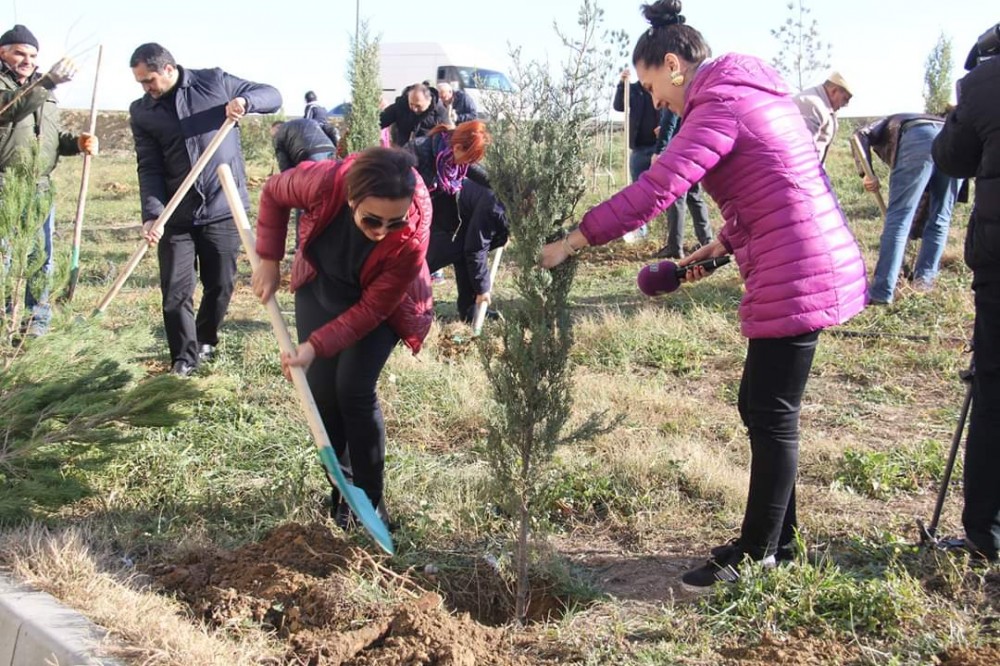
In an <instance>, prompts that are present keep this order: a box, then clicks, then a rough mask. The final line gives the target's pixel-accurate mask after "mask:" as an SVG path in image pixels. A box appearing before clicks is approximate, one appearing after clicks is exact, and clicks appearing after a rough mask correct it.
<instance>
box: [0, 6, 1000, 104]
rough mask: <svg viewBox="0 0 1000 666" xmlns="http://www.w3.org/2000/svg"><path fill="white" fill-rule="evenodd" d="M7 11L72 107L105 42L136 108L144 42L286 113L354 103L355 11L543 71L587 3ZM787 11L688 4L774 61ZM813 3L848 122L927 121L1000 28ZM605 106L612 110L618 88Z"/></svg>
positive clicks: (117, 86) (608, 16)
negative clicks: (136, 52)
mask: <svg viewBox="0 0 1000 666" xmlns="http://www.w3.org/2000/svg"><path fill="white" fill-rule="evenodd" d="M5 4H6V7H5V8H4V10H3V12H2V18H3V23H4V29H6V28H8V27H10V26H11V25H13V24H14V23H15V22H18V23H23V24H25V25H27V26H28V27H29V28H30V29H31V30H32V31H33V32H34V33H35V35H36V36H37V37H38V39H39V42H40V46H41V49H40V58H39V60H40V63H41V65H42V66H43V67H48V65H50V64H51V63H52V62H54V61H55V60H56V59H58V58H59V57H60V56H62V55H66V54H68V55H71V56H78V59H79V60H80V64H81V73H80V75H79V76H78V77H77V79H76V80H74V81H72V82H71V83H69V84H66V85H64V86H60V88H59V89H58V95H59V97H60V101H61V103H62V105H63V106H64V107H66V108H85V107H89V105H90V96H91V86H92V84H93V77H94V66H95V63H96V53H97V52H96V48H90V49H89V50H88V47H96V45H97V44H98V43H103V45H104V64H103V65H102V71H101V85H100V88H99V91H98V106H99V107H100V108H102V109H124V108H127V107H128V104H129V102H130V101H131V100H132V99H135V98H136V97H138V96H139V95H140V94H141V90H140V88H139V86H138V84H136V83H135V81H134V80H133V78H132V74H131V71H130V70H129V68H128V58H129V55H130V54H131V52H132V50H133V49H134V48H135V47H136V46H137V45H139V44H141V43H142V42H147V41H157V42H160V43H161V44H163V45H164V46H166V47H167V48H168V49H170V50H171V51H172V52H173V54H174V56H175V57H176V58H177V60H178V62H180V63H181V64H182V65H186V66H189V67H213V66H219V67H223V68H224V69H226V70H227V71H229V72H231V73H233V74H236V75H238V76H241V77H243V78H247V79H251V80H256V81H263V82H266V83H270V84H272V85H275V86H277V87H278V88H279V89H280V90H281V92H282V95H283V97H284V99H285V109H286V112H287V113H288V114H289V115H297V114H300V113H301V109H302V95H303V93H304V92H305V91H306V90H308V89H314V90H315V91H316V92H317V94H318V95H319V98H320V101H321V102H323V103H324V104H326V105H327V106H334V105H335V104H337V103H339V102H341V101H344V100H345V99H346V98H347V97H348V94H349V89H348V85H347V81H346V62H347V56H348V51H349V40H350V35H351V33H353V31H354V25H355V8H356V6H357V4H360V15H361V18H362V19H367V20H368V21H369V24H370V26H371V29H372V31H373V32H374V33H376V34H381V37H382V39H383V41H387V42H388V41H393V42H395V41H444V42H458V43H468V44H473V45H475V46H476V47H477V48H478V49H480V50H481V51H485V52H487V53H490V54H495V55H496V56H497V57H498V58H501V59H505V58H506V53H507V50H508V49H507V44H508V43H510V44H512V45H515V46H522V47H523V49H524V53H525V55H526V56H528V57H529V58H533V59H540V60H545V59H550V60H558V59H559V58H560V57H561V55H562V50H561V48H560V45H559V42H558V39H557V37H556V35H555V32H554V31H553V28H552V25H553V21H558V23H559V24H560V26H561V27H563V28H564V29H566V30H573V29H574V28H575V21H576V16H577V12H578V9H579V7H580V2H579V1H578V0H547V1H541V0H503V1H502V2H476V1H475V0H472V1H471V2H467V3H460V2H453V3H450V4H451V6H452V7H455V11H454V13H453V14H452V15H451V17H449V16H447V15H445V14H444V13H443V11H442V8H443V7H444V5H427V4H426V3H419V2H417V3H414V2H413V1H412V0H409V1H404V0H360V3H358V0H354V1H352V0H335V1H327V2H292V3H289V4H288V5H282V4H278V5H271V4H270V3H268V4H266V5H263V6H256V7H255V6H253V5H252V4H250V3H236V2H227V1H226V0H222V1H219V0H216V1H215V2H211V1H206V0H201V1H200V2H193V1H191V0H170V1H169V2H163V3H136V2H118V1H101V0H94V1H92V2H89V3H81V2H79V0H35V1H34V2H31V3H29V2H27V1H26V0H20V1H17V0H8V2H7V3H5ZM640 4H641V3H640V2H639V1H638V0H636V1H635V2H621V1H618V2H609V1H604V2H598V5H599V6H600V7H602V8H603V9H604V11H605V21H604V26H605V27H606V28H608V29H615V30H620V29H623V30H625V31H626V32H627V33H628V34H629V35H630V36H631V37H632V40H631V42H632V44H634V42H635V37H637V36H638V35H639V33H640V32H641V31H642V30H643V29H645V27H646V24H645V22H644V21H643V19H642V16H641V15H640V13H639V10H638V7H639V5H640ZM786 4H787V0H757V2H745V1H742V2H741V1H738V0H690V2H686V3H685V9H684V13H685V15H686V16H687V19H688V23H689V24H690V25H692V26H694V27H695V28H697V29H698V30H700V31H701V32H702V34H703V35H704V36H705V38H706V39H707V40H708V42H709V44H711V46H712V49H713V51H714V52H715V53H716V54H721V53H725V52H729V51H736V52H742V53H750V54H753V55H757V56H760V57H762V58H764V59H766V60H770V59H771V58H772V57H773V56H774V55H775V54H776V52H777V48H778V45H777V42H776V41H775V40H774V38H773V37H771V35H770V30H771V29H772V28H776V27H777V26H779V25H780V24H781V23H782V22H783V21H784V19H785V17H786V16H787V15H788V11H787V9H786ZM0 6H2V5H0ZM807 6H809V7H810V8H811V9H812V14H811V17H812V18H815V19H816V20H817V21H818V23H819V30H820V36H821V38H823V39H825V40H826V41H829V42H831V44H832V46H833V57H832V65H833V68H834V69H839V70H841V71H842V73H843V74H844V75H845V76H846V77H847V78H848V80H849V81H850V83H851V85H852V87H853V88H854V92H855V97H854V100H853V101H852V102H851V105H850V106H849V107H848V108H847V109H845V110H844V112H842V113H843V115H877V114H887V113H893V112H898V111H920V110H922V108H923V101H922V97H921V90H922V85H923V73H924V61H925V59H926V57H927V54H928V53H929V52H930V50H931V48H932V47H933V46H934V44H935V42H936V41H937V38H938V35H939V34H940V33H942V32H943V33H944V34H945V35H946V36H948V37H950V38H951V39H952V42H953V45H954V63H955V74H956V77H957V76H960V75H961V71H960V67H961V63H962V61H964V59H965V54H966V53H967V52H968V50H969V47H970V46H971V45H972V43H973V42H974V41H975V39H976V37H978V36H979V35H980V34H981V33H982V32H983V31H985V30H986V29H987V28H988V27H990V26H991V25H993V24H995V23H996V22H998V21H1000V10H998V9H996V7H997V6H996V5H993V4H992V3H990V2H984V1H983V0H976V1H975V2H973V1H972V0H951V2H948V3H941V2H930V1H929V0H910V1H906V0H839V1H838V2H836V3H834V2H822V3H821V2H818V1H817V0H813V1H812V2H809V3H807ZM282 7H287V10H285V11H282ZM990 7H993V8H994V9H990ZM622 64H623V65H624V64H625V63H624V62H623V63H622ZM820 78H822V77H820ZM818 82H819V81H816V83H818ZM608 95H609V100H610V96H611V91H610V90H609V93H608Z"/></svg>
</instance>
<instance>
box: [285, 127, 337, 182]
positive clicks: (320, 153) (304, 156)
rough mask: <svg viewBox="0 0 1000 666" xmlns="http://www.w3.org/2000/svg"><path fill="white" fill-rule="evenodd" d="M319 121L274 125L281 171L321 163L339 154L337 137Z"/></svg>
mask: <svg viewBox="0 0 1000 666" xmlns="http://www.w3.org/2000/svg"><path fill="white" fill-rule="evenodd" d="M326 127H330V126H329V125H325V126H324V125H320V124H319V123H318V122H316V121H315V120H310V119H308V118H296V119H295V120H286V121H284V122H282V121H280V120H279V121H277V122H275V123H272V124H271V138H272V139H273V141H274V155H275V157H277V158H278V169H279V170H280V171H288V170H289V169H291V168H292V167H295V166H298V165H299V164H301V163H302V162H321V161H323V160H327V159H330V158H331V157H334V155H335V153H336V152H337V141H336V135H335V134H332V133H331V132H328V131H327V130H326Z"/></svg>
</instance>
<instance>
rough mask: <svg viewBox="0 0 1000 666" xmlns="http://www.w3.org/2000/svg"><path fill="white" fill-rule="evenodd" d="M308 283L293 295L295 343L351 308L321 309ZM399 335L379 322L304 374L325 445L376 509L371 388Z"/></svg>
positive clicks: (378, 420) (376, 429) (377, 453)
mask: <svg viewBox="0 0 1000 666" xmlns="http://www.w3.org/2000/svg"><path fill="white" fill-rule="evenodd" d="M313 284H314V283H310V284H306V285H304V286H303V287H301V288H300V289H299V290H298V291H297V292H295V326H296V329H297V331H298V338H299V343H300V344H301V343H303V342H305V341H306V340H307V339H308V338H309V336H310V335H311V334H312V332H313V331H315V330H316V329H318V328H320V327H322V326H323V325H324V324H326V323H327V322H329V321H331V320H333V319H336V318H337V316H339V315H340V314H341V313H342V312H344V311H345V310H347V309H348V308H349V307H350V305H351V304H350V303H344V304H343V306H342V307H338V308H335V309H330V308H329V307H323V305H322V304H321V303H320V301H319V300H318V299H317V298H316V296H315V294H314V289H313ZM398 341H399V336H397V335H396V333H395V332H393V330H392V329H391V328H390V327H389V324H388V323H386V322H382V323H381V324H379V325H378V326H377V327H376V328H375V330H373V331H372V332H371V333H369V334H368V335H366V336H365V337H363V338H361V339H360V340H358V341H357V342H356V343H354V344H353V345H351V346H350V347H348V348H347V349H345V350H343V351H342V352H340V353H339V354H337V355H336V356H333V357H331V358H319V357H317V358H316V360H315V361H313V362H312V365H310V366H309V370H308V372H307V373H306V378H307V379H308V380H309V388H310V389H312V392H313V397H314V398H315V400H316V406H317V407H318V408H319V413H320V416H321V417H322V418H323V425H324V426H325V427H326V432H327V434H328V435H329V436H330V443H331V444H333V449H334V451H335V452H336V454H337V458H338V459H339V460H340V465H341V469H342V470H343V471H344V476H346V477H347V478H348V480H351V481H353V483H354V485H356V486H357V487H358V488H361V489H362V490H364V491H365V493H366V494H367V495H368V497H369V499H371V501H372V504H373V505H375V506H378V504H379V502H380V501H381V500H382V493H383V491H384V488H385V481H384V471H385V421H384V420H383V418H382V408H381V407H380V406H379V402H378V395H377V394H376V388H377V384H378V378H379V375H380V374H382V368H383V367H384V366H385V363H386V361H388V360H389V355H390V354H391V353H392V348H393V347H395V346H396V343H397V342H398Z"/></svg>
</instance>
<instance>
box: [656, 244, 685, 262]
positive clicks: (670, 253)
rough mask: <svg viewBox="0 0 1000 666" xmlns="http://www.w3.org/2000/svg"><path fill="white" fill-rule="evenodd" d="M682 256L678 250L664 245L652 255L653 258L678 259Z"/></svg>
mask: <svg viewBox="0 0 1000 666" xmlns="http://www.w3.org/2000/svg"><path fill="white" fill-rule="evenodd" d="M683 256H684V253H683V252H681V251H680V250H674V249H671V248H670V247H669V246H666V245H664V246H663V247H661V248H660V249H659V250H658V251H657V252H656V254H654V255H653V259H680V258H682V257H683Z"/></svg>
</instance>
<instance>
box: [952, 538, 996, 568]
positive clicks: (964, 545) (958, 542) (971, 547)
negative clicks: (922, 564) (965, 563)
mask: <svg viewBox="0 0 1000 666" xmlns="http://www.w3.org/2000/svg"><path fill="white" fill-rule="evenodd" d="M937 547H938V548H939V549H941V550H943V551H944V552H946V553H952V554H962V555H967V556H968V557H969V561H970V562H972V563H979V564H981V563H986V562H991V563H992V562H996V561H997V552H996V551H993V552H992V553H990V552H987V551H984V550H983V549H981V548H979V547H978V546H976V544H974V543H972V541H970V540H969V539H968V538H964V539H963V538H962V537H951V538H947V539H941V540H939V541H938V542H937Z"/></svg>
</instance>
